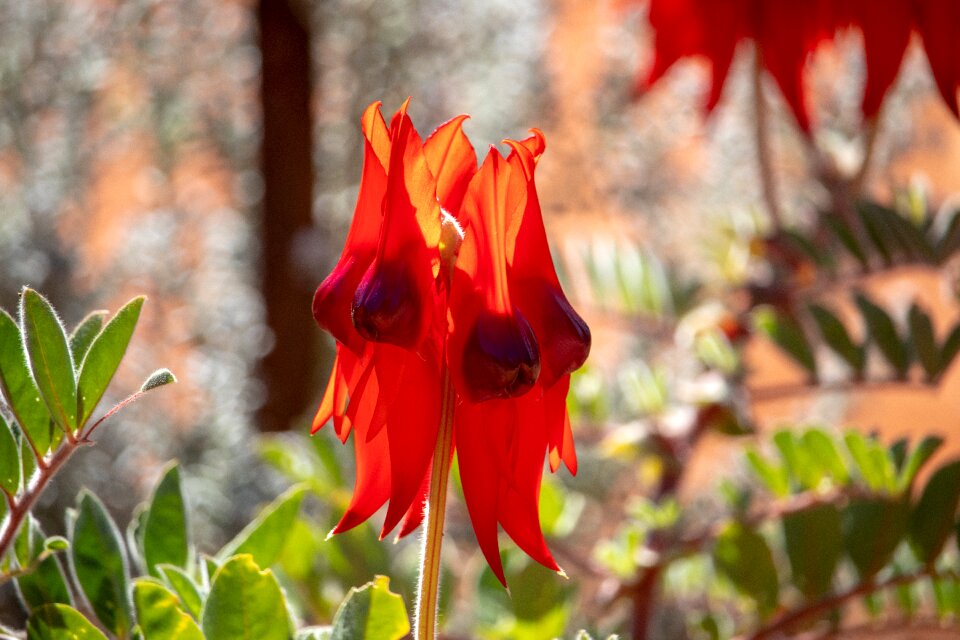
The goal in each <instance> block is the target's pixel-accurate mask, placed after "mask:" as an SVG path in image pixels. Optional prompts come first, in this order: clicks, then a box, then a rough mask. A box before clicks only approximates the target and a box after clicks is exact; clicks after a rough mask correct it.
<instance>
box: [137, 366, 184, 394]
mask: <svg viewBox="0 0 960 640" xmlns="http://www.w3.org/2000/svg"><path fill="white" fill-rule="evenodd" d="M176 381H177V376H175V375H173V372H172V371H170V369H157V370H156V371H154V372H153V373H151V374H150V375H149V376H148V377H147V379H146V380H144V381H143V384H142V385H140V393H146V392H147V391H153V390H154V389H156V388H157V387H163V386H165V385H168V384H173V383H174V382H176Z"/></svg>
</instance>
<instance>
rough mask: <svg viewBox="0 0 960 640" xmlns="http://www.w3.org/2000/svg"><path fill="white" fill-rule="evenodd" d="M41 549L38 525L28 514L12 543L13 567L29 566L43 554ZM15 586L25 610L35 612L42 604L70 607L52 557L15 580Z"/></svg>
mask: <svg viewBox="0 0 960 640" xmlns="http://www.w3.org/2000/svg"><path fill="white" fill-rule="evenodd" d="M44 546H45V537H44V535H43V531H41V530H40V525H39V524H37V521H36V520H35V519H34V518H33V516H32V515H28V516H27V519H26V521H25V522H24V523H23V525H21V529H20V534H19V535H18V536H17V540H16V542H15V543H14V555H15V557H16V560H17V565H18V566H20V567H29V566H30V565H32V564H33V563H34V562H35V561H36V559H37V557H38V556H39V555H40V554H41V553H43V550H44ZM16 583H17V591H19V593H20V599H21V600H23V603H24V604H25V605H26V607H27V608H28V609H31V610H32V609H36V608H38V607H41V606H43V605H45V604H55V603H61V604H72V601H71V599H70V591H69V590H68V589H67V580H66V577H65V576H64V573H63V569H61V567H60V562H59V560H57V558H56V556H53V555H51V556H49V557H47V558H46V559H45V560H43V561H42V562H41V563H40V564H39V565H37V567H36V568H35V569H34V570H33V571H32V572H30V573H28V574H27V575H24V576H20V577H19V578H17V580H16Z"/></svg>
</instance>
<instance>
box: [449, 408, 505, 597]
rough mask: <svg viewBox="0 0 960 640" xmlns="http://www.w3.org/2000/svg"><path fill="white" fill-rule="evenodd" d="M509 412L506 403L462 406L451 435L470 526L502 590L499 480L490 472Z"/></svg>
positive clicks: (498, 455) (498, 456)
mask: <svg viewBox="0 0 960 640" xmlns="http://www.w3.org/2000/svg"><path fill="white" fill-rule="evenodd" d="M512 408H513V407H512V405H511V404H510V402H509V401H501V400H491V401H489V402H484V403H480V404H473V403H463V404H461V405H459V406H458V407H457V414H456V433H455V437H456V446H457V452H458V453H457V460H458V461H459V466H460V480H461V482H462V484H463V499H464V501H465V502H466V503H467V511H468V512H469V514H470V522H471V523H472V524H473V531H474V533H475V534H476V536H477V543H478V544H479V545H480V550H481V551H482V552H483V555H484V557H485V558H486V559H487V564H489V565H490V569H491V570H492V571H493V573H494V575H496V576H497V579H498V580H499V581H500V582H501V583H502V584H503V585H504V586H506V584H507V580H506V578H505V577H504V574H503V564H502V562H501V560H500V546H499V543H498V541H497V522H498V508H499V504H498V503H499V496H500V479H499V478H498V477H497V475H496V474H495V473H493V470H495V469H496V468H497V465H498V464H499V461H501V460H503V459H504V457H505V454H506V452H503V451H496V450H495V442H497V441H498V440H502V438H503V433H502V432H503V430H504V424H505V422H507V418H509V412H510V410H511V409H512ZM496 435H499V436H500V437H499V438H498V437H495V436H496Z"/></svg>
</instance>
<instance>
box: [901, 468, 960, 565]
mask: <svg viewBox="0 0 960 640" xmlns="http://www.w3.org/2000/svg"><path fill="white" fill-rule="evenodd" d="M958 503H960V460H958V461H955V462H952V463H950V464H946V465H944V466H942V467H940V468H939V469H937V470H936V471H935V472H934V473H933V475H932V476H931V477H930V480H929V481H927V486H925V487H924V488H923V493H922V494H921V495H920V500H919V502H917V505H916V507H914V509H913V514H912V515H911V516H910V546H911V548H912V549H913V552H914V554H915V555H916V556H917V560H919V561H920V562H922V563H924V564H927V565H929V564H932V563H933V562H934V561H935V560H936V559H937V556H938V555H939V554H940V551H941V550H943V545H944V544H945V543H946V541H947V538H949V537H950V533H951V532H952V530H953V523H954V519H955V515H956V512H957V504H958Z"/></svg>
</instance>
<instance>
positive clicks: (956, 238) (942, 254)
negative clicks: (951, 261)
mask: <svg viewBox="0 0 960 640" xmlns="http://www.w3.org/2000/svg"><path fill="white" fill-rule="evenodd" d="M958 248H960V210H957V211H954V212H953V215H952V217H951V218H950V222H949V223H948V224H947V228H946V229H945V230H944V231H943V235H941V236H940V238H939V239H938V240H937V243H936V254H937V262H943V261H945V260H946V259H947V258H949V257H950V255H951V254H952V253H953V252H954V251H956V250H957V249H958Z"/></svg>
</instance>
